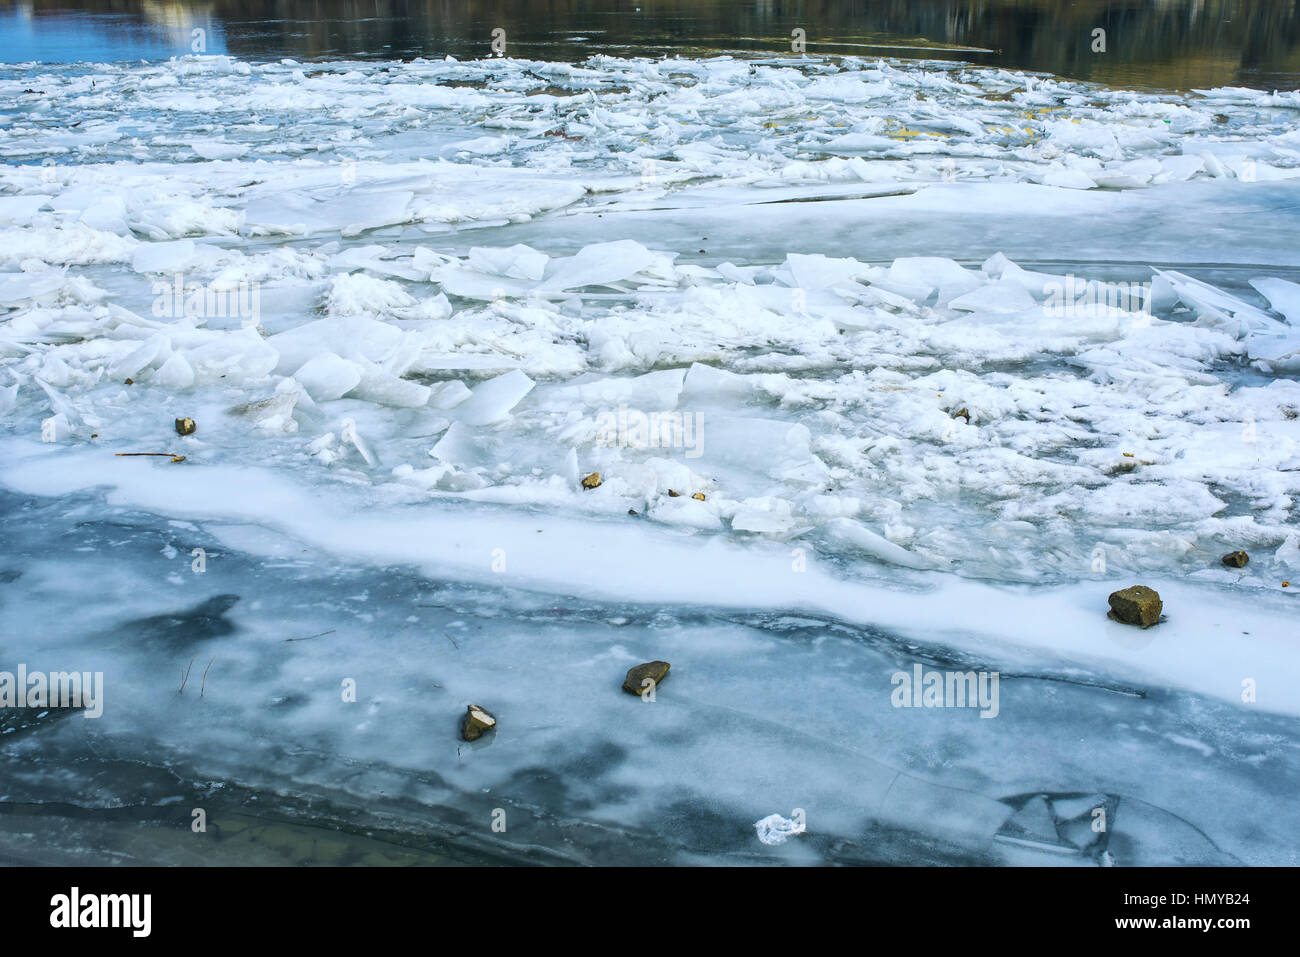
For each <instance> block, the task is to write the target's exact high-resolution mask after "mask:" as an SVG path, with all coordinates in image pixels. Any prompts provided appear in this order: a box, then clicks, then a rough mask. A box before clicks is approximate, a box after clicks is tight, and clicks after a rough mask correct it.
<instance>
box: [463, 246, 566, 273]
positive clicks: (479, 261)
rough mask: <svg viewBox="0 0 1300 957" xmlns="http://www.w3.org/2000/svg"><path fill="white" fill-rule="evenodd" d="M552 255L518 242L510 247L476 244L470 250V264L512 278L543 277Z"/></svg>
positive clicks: (484, 270) (474, 267) (486, 271)
mask: <svg viewBox="0 0 1300 957" xmlns="http://www.w3.org/2000/svg"><path fill="white" fill-rule="evenodd" d="M550 261H551V257H550V256H548V255H546V253H541V252H538V251H537V250H536V249H533V248H532V247H531V246H525V245H523V244H522V243H516V244H515V245H513V246H510V247H509V248H504V249H503V248H499V247H486V246H474V247H473V248H471V249H470V251H469V265H470V268H472V269H477V270H478V271H479V272H483V273H489V274H491V275H493V276H507V277H509V278H511V279H531V280H533V281H534V282H536V281H538V280H540V279H541V278H542V274H543V273H544V272H545V271H546V264H547V263H548V262H550Z"/></svg>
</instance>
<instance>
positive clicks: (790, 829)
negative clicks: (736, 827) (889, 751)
mask: <svg viewBox="0 0 1300 957" xmlns="http://www.w3.org/2000/svg"><path fill="white" fill-rule="evenodd" d="M805 829H806V825H805V824H804V822H803V820H801V819H799V820H791V819H790V818H785V817H782V816H781V815H780V814H769V815H768V816H767V817H765V818H763V819H762V820H761V821H755V822H754V830H756V831H757V832H758V839H759V840H760V841H762V842H763V843H764V844H770V845H775V844H784V843H785V842H786V841H788V840H789V839H790V838H792V837H794V836H795V835H796V834H802V833H803V832H804V830H805Z"/></svg>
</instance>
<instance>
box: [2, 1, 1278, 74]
mask: <svg viewBox="0 0 1300 957" xmlns="http://www.w3.org/2000/svg"><path fill="white" fill-rule="evenodd" d="M497 29H500V30H504V31H505V34H504V40H505V44H506V47H505V53H506V55H509V56H518V57H527V58H533V59H560V60H581V59H585V58H586V57H588V56H590V55H592V54H595V53H611V54H618V55H622V56H627V55H636V56H662V55H665V54H668V55H671V54H681V55H698V54H702V53H716V52H719V51H728V52H739V51H767V52H774V51H778V50H786V51H788V50H789V49H790V47H791V36H792V33H793V32H794V31H795V30H803V31H804V34H805V36H806V42H807V50H808V52H810V53H821V54H837V55H838V54H843V55H861V56H898V57H921V58H946V59H961V60H969V61H971V62H975V63H987V64H996V65H998V66H1004V67H1009V68H1013V69H1025V70H1033V71H1042V72H1049V73H1054V74H1057V75H1060V76H1067V77H1072V78H1076V79H1083V80H1092V81H1096V82H1101V83H1107V84H1111V85H1117V86H1127V87H1139V88H1142V87H1145V88H1168V89H1190V88H1200V87H1210V86H1250V87H1256V88H1261V89H1286V90H1291V89H1297V88H1300V4H1297V3H1296V2H1294V0H804V2H788V3H784V2H778V0H738V2H729V0H549V2H537V0H495V2H475V0H424V2H418V0H370V2H365V0H271V2H265V0H262V2H259V0H210V2H209V0H189V2H160V0H36V2H14V0H0V60H3V61H7V62H11V63H12V62H26V61H29V60H42V61H47V62H75V61H79V60H91V61H105V60H124V59H138V58H144V59H166V58H167V57H171V56H177V55H183V54H186V53H190V52H193V47H194V46H195V40H196V37H198V36H201V39H202V45H203V47H204V48H205V49H204V50H203V51H202V52H207V53H227V54H232V55H235V56H238V57H241V58H245V59H252V60H260V59H279V58H282V57H293V58H296V59H315V58H335V57H374V58H413V57H417V56H423V57H434V56H436V57H441V56H444V55H447V54H451V55H453V56H455V57H457V58H460V59H465V58H477V57H483V56H490V55H491V54H492V52H493V49H492V39H493V31H494V30H497ZM1097 29H1101V30H1104V31H1106V33H1105V39H1106V50H1105V52H1104V53H1100V52H1094V50H1093V46H1094V38H1093V31H1094V30H1097ZM196 30H200V31H203V32H202V34H196V33H195V31H196Z"/></svg>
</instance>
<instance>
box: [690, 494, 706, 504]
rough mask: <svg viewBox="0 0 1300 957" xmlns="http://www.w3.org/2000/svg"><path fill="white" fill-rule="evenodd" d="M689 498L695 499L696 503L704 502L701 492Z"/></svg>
mask: <svg viewBox="0 0 1300 957" xmlns="http://www.w3.org/2000/svg"><path fill="white" fill-rule="evenodd" d="M691 498H693V499H695V500H696V501H697V502H703V501H704V493H703V492H696V493H695V494H694V495H692V496H691Z"/></svg>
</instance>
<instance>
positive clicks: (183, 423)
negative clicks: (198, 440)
mask: <svg viewBox="0 0 1300 957" xmlns="http://www.w3.org/2000/svg"><path fill="white" fill-rule="evenodd" d="M197 428H198V426H197V425H195V424H194V420H193V419H177V420H176V434H177V435H193V434H194V430H195V429H197Z"/></svg>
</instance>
